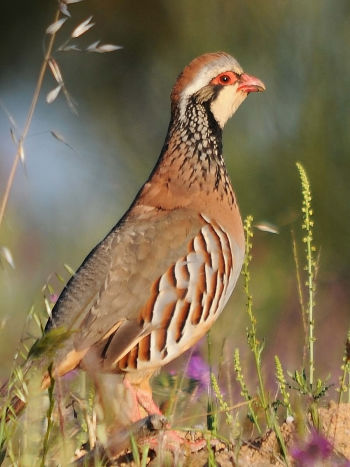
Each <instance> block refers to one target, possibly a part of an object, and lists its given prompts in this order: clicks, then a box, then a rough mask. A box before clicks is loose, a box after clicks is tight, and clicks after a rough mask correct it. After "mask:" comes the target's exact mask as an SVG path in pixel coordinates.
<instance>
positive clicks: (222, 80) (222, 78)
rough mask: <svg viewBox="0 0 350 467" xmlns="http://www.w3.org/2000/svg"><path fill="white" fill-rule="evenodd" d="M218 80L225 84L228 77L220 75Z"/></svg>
mask: <svg viewBox="0 0 350 467" xmlns="http://www.w3.org/2000/svg"><path fill="white" fill-rule="evenodd" d="M219 80H220V82H221V83H222V84H227V83H228V82H229V81H230V77H229V76H228V75H221V76H220V77H219Z"/></svg>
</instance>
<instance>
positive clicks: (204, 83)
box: [171, 52, 265, 128]
mask: <svg viewBox="0 0 350 467" xmlns="http://www.w3.org/2000/svg"><path fill="white" fill-rule="evenodd" d="M264 90H265V85H264V83H263V82H262V81H260V80H259V79H258V78H255V77H254V76H251V75H248V74H246V73H244V72H243V70H242V67H241V66H240V64H239V63H238V62H237V60H235V59H234V58H233V57H231V55H228V54H227V53H225V52H216V53H207V54H204V55H201V56H200V57H197V58H195V59H194V60H192V62H191V63H190V64H189V65H187V66H186V67H185V69H184V70H183V71H182V73H181V74H180V75H179V77H178V78H177V81H176V83H175V86H174V87H173V90H172V93H171V101H172V109H173V111H174V110H175V109H178V111H179V113H180V118H183V117H184V116H185V113H186V109H187V108H188V105H189V104H193V103H197V104H202V105H205V106H206V107H207V108H208V109H209V110H210V112H211V113H212V115H213V117H214V119H215V120H216V121H217V123H218V124H219V126H220V127H221V128H223V127H224V125H225V123H226V122H227V120H228V119H229V118H230V117H232V115H233V114H234V113H235V111H236V110H237V109H238V107H239V106H240V105H241V103H242V102H243V101H244V99H245V98H246V97H247V95H248V94H249V93H250V92H259V91H264Z"/></svg>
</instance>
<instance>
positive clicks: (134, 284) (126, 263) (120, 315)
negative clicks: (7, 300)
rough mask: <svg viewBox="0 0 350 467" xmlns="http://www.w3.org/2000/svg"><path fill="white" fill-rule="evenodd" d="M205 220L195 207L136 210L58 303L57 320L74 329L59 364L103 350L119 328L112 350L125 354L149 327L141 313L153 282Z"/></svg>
mask: <svg viewBox="0 0 350 467" xmlns="http://www.w3.org/2000/svg"><path fill="white" fill-rule="evenodd" d="M201 224H202V220H201V218H200V216H198V214H197V213H194V212H192V211H190V210H185V209H178V210H174V211H159V210H158V209H156V208H145V207H142V208H141V207H138V208H136V209H134V210H132V211H131V212H130V213H129V215H128V217H127V219H126V220H125V222H122V223H121V224H120V225H119V226H118V227H117V228H116V229H115V230H113V231H112V232H111V233H110V234H109V235H108V236H107V237H106V238H105V239H104V240H103V241H102V242H101V243H100V244H99V245H98V246H97V247H96V248H95V249H94V250H93V251H92V253H91V254H90V255H89V256H88V257H87V259H86V260H85V261H84V263H83V265H82V266H81V267H80V268H79V270H78V271H77V273H76V275H75V276H74V277H73V278H72V279H71V281H70V282H69V284H68V285H67V287H66V289H65V291H64V292H63V294H62V295H61V297H60V299H59V301H58V303H57V308H56V307H55V310H54V312H53V318H52V323H54V325H55V326H64V327H65V328H66V329H68V330H73V331H74V332H73V334H72V337H71V338H70V339H69V342H67V344H66V345H65V347H64V349H62V350H61V351H60V352H59V356H58V361H57V360H56V364H58V365H63V367H64V368H66V366H65V364H64V360H65V358H66V355H67V353H69V352H70V351H72V350H74V352H76V355H78V356H76V355H75V356H74V358H83V357H84V356H85V355H86V353H87V352H88V351H89V350H90V349H91V348H95V349H96V350H97V351H98V352H103V347H104V345H105V344H106V343H107V341H108V338H109V337H110V336H111V335H112V334H115V333H117V336H114V338H113V339H114V341H115V342H117V345H116V348H115V350H114V352H113V353H114V354H115V355H117V354H118V355H119V354H120V355H124V354H125V353H126V352H127V351H128V349H129V347H130V346H132V345H135V342H137V340H139V339H141V338H142V337H143V336H144V335H145V334H147V332H150V330H147V329H145V328H144V327H142V324H141V323H140V322H139V320H138V317H139V313H140V310H141V309H142V307H143V306H144V305H145V303H146V302H147V300H148V299H149V296H150V293H151V287H152V284H153V283H154V281H155V280H156V279H157V278H158V277H159V276H160V275H162V274H163V273H164V272H165V271H166V270H167V268H168V267H169V265H171V264H172V263H174V262H175V261H177V260H178V259H179V258H180V257H181V256H183V255H184V254H186V251H187V246H188V243H189V241H190V240H191V239H192V238H193V237H194V236H195V235H196V233H197V232H198V231H199V230H200V228H201ZM50 326H52V324H50ZM115 337H117V339H115ZM70 366H71V365H68V366H67V367H69V368H70Z"/></svg>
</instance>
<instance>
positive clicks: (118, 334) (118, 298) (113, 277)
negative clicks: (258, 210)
mask: <svg viewBox="0 0 350 467" xmlns="http://www.w3.org/2000/svg"><path fill="white" fill-rule="evenodd" d="M264 90H265V85H264V83H263V82H262V81H261V80H259V79H258V78H256V77H254V76H251V75H248V74H246V73H245V72H244V71H243V69H242V67H241V66H240V64H239V63H238V62H237V60H236V59H235V58H233V57H232V56H231V55H229V54H227V53H225V52H215V53H206V54H204V55H201V56H199V57H197V58H195V59H194V60H192V61H191V62H190V63H189V65H187V66H186V67H185V68H184V69H183V71H182V72H181V73H180V75H179V76H178V78H177V80H176V83H175V85H174V87H173V89H172V92H171V117H170V123H169V127H168V131H167V135H166V138H165V142H164V145H163V148H162V150H161V152H160V156H159V158H158V160H157V162H156V164H155V166H154V168H153V170H152V172H151V174H150V175H149V177H148V179H147V180H146V182H145V183H144V185H143V186H142V187H141V189H140V190H139V192H138V193H137V195H136V197H135V199H134V201H133V202H132V204H131V206H130V207H129V209H128V210H127V211H126V213H125V214H124V215H123V216H122V218H121V219H120V220H119V222H118V223H117V224H116V225H115V226H114V227H113V228H112V229H111V230H110V231H109V233H108V234H107V235H106V236H105V237H104V238H103V239H102V241H100V242H99V243H98V245H97V246H96V247H95V248H94V249H93V250H92V251H91V252H90V253H89V254H88V255H87V257H86V258H85V260H84V261H83V263H82V264H81V266H80V267H79V268H78V269H77V271H76V273H75V274H74V275H73V276H72V277H71V279H70V280H69V281H68V283H67V284H66V286H65V287H64V289H63V291H62V293H61V295H60V296H59V298H58V300H57V302H56V304H55V306H54V308H53V310H52V315H51V317H50V318H49V320H48V322H47V325H46V328H45V331H44V332H45V334H44V337H45V336H49V335H50V333H51V334H52V333H54V332H58V330H64V331H67V337H66V339H65V340H64V341H63V343H61V345H60V346H57V349H55V352H54V354H53V355H52V356H51V357H50V359H51V362H52V367H51V371H50V372H47V371H46V373H45V374H44V376H43V380H42V387H43V388H45V387H48V386H49V384H50V378H51V377H52V376H53V377H54V378H59V377H62V376H64V375H65V374H67V373H68V372H70V371H72V370H74V369H76V368H81V369H85V370H87V371H89V369H91V368H94V371H98V372H100V373H116V374H122V375H123V378H124V384H125V386H126V387H127V388H128V390H130V392H132V394H133V398H134V403H135V407H136V408H135V411H134V412H133V413H132V415H131V419H132V421H136V420H138V419H140V418H141V416H142V415H144V414H145V413H146V414H154V413H156V414H157V413H160V411H159V408H158V407H157V405H156V404H155V403H154V401H153V397H152V389H151V385H150V378H151V377H152V375H153V374H154V373H155V372H157V371H158V370H159V369H160V368H161V367H162V366H164V365H166V364H168V363H169V362H170V361H172V360H173V359H175V358H177V357H178V356H180V355H181V354H183V353H184V352H185V351H186V350H188V349H189V348H191V347H192V346H194V345H195V344H196V342H197V341H198V340H199V339H201V338H202V337H203V336H204V335H205V334H206V332H207V331H208V330H209V329H210V327H211V326H212V325H213V323H214V322H215V321H216V319H217V318H218V316H219V315H220V314H221V312H222V310H223V309H224V307H225V305H226V303H227V301H228V299H229V298H230V296H231V294H232V292H233V289H234V287H235V284H236V282H237V279H238V277H239V274H240V271H241V267H242V263H243V260H244V253H245V238H244V229H243V225H242V220H241V215H240V211H239V207H238V204H237V199H236V195H235V192H234V190H233V187H232V184H231V180H230V177H229V175H228V172H227V169H226V166H225V162H224V158H223V147H222V132H223V128H224V126H225V124H226V122H227V120H228V119H229V118H230V117H231V116H232V115H233V114H234V113H235V111H236V110H237V109H238V107H239V106H240V104H241V103H242V102H243V101H244V100H245V99H246V97H247V96H248V94H249V93H252V92H260V91H264ZM34 345H36V344H34ZM32 354H35V352H32ZM29 358H30V357H29ZM46 368H47V367H46Z"/></svg>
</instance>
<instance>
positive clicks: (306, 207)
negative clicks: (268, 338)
mask: <svg viewBox="0 0 350 467" xmlns="http://www.w3.org/2000/svg"><path fill="white" fill-rule="evenodd" d="M296 165H297V168H298V171H299V174H300V179H301V186H302V194H303V204H302V213H303V224H302V228H303V230H306V235H305V237H304V238H303V242H304V243H305V244H306V248H305V252H306V268H305V269H306V273H307V282H306V286H307V292H308V307H307V314H308V325H309V333H308V341H309V346H308V347H309V384H310V388H311V390H312V386H313V383H314V371H315V362H314V342H315V335H314V329H315V323H314V317H313V309H314V306H315V302H314V293H315V286H314V279H315V264H316V263H315V260H314V252H315V247H314V246H313V225H314V222H313V220H312V214H313V212H312V207H311V190H310V182H309V179H308V177H307V174H306V172H305V169H304V167H303V166H302V165H301V164H300V163H299V162H297V164H296Z"/></svg>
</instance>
